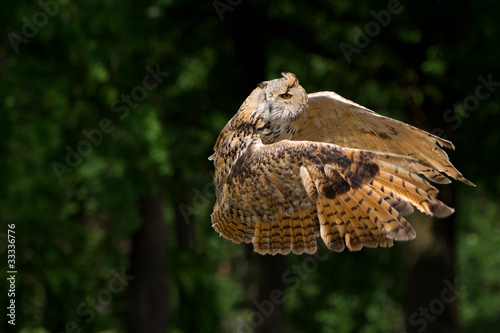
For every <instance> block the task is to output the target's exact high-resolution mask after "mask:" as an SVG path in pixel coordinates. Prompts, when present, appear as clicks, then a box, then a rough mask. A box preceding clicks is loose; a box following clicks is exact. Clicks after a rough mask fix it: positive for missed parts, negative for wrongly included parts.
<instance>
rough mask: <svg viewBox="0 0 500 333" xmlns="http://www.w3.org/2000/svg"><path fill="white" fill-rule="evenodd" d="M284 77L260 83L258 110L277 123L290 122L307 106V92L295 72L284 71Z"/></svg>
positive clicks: (258, 88) (258, 87)
mask: <svg viewBox="0 0 500 333" xmlns="http://www.w3.org/2000/svg"><path fill="white" fill-rule="evenodd" d="M281 75H282V76H283V78H281V79H275V80H271V81H264V82H261V83H259V85H258V86H257V89H256V90H255V92H257V93H258V94H259V99H258V100H259V105H258V107H257V110H258V112H259V113H260V114H261V115H262V116H263V118H264V119H265V120H267V121H270V122H272V123H275V124H284V123H290V122H291V121H293V120H295V119H297V117H299V116H300V115H301V114H302V113H303V111H304V110H305V108H306V107H307V101H308V100H307V93H306V91H305V89H304V88H302V86H301V85H300V84H299V80H297V78H296V77H295V75H294V74H292V73H288V72H282V73H281Z"/></svg>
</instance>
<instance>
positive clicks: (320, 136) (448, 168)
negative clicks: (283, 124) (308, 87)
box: [292, 91, 475, 186]
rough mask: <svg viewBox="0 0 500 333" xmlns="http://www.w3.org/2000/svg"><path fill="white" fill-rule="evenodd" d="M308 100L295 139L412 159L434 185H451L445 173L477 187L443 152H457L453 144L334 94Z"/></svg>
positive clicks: (310, 96)
mask: <svg viewBox="0 0 500 333" xmlns="http://www.w3.org/2000/svg"><path fill="white" fill-rule="evenodd" d="M308 97H309V105H308V108H307V110H306V117H305V119H304V122H303V123H302V124H300V125H299V130H298V131H297V132H296V133H295V135H294V136H293V137H292V139H293V140H311V141H318V142H329V143H334V144H337V145H340V146H342V147H349V148H358V149H368V150H374V151H379V152H387V153H394V154H401V155H405V156H410V157H412V158H413V159H416V160H418V161H419V163H420V164H421V165H422V166H426V167H427V168H421V170H420V172H421V173H422V174H423V175H425V176H426V177H427V178H428V179H430V180H432V181H433V182H436V183H441V184H447V183H450V182H451V181H450V180H449V179H448V178H447V177H445V176H443V174H442V173H444V174H446V175H448V176H450V177H452V178H454V179H457V180H460V181H462V182H464V183H466V184H468V185H472V186H475V185H474V184H473V183H471V182H470V181H468V180H467V179H465V178H464V177H463V176H462V174H461V173H460V172H459V171H458V170H457V169H456V168H455V167H454V166H453V165H452V164H451V162H450V160H449V158H448V155H447V154H446V152H445V151H443V149H441V147H446V148H450V149H455V147H454V146H453V144H452V143H451V142H450V141H448V140H444V139H442V138H440V137H438V136H435V135H433V134H430V133H427V132H425V131H422V130H420V129H418V128H415V127H413V126H411V125H408V124H405V123H403V122H400V121H397V120H394V119H391V118H387V117H384V116H381V115H379V114H377V113H375V112H373V111H371V110H369V109H367V108H365V107H363V106H361V105H359V104H356V103H354V102H352V101H350V100H348V99H345V98H343V97H342V96H340V95H338V94H336V93H334V92H329V91H325V92H317V93H313V94H309V95H308ZM441 172H442V173H441Z"/></svg>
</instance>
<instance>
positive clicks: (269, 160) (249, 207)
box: [212, 140, 453, 255]
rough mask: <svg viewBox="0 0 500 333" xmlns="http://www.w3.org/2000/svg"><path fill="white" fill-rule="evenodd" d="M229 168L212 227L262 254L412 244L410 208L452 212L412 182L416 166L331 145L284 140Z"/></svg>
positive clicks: (408, 161)
mask: <svg viewBox="0 0 500 333" xmlns="http://www.w3.org/2000/svg"><path fill="white" fill-rule="evenodd" d="M241 158H242V159H243V162H241V163H236V165H235V166H234V167H233V168H232V170H231V172H230V174H229V176H228V178H227V181H226V184H225V185H224V186H225V187H224V189H222V190H221V191H219V193H221V195H218V197H217V202H216V205H215V208H214V213H213V214H212V224H213V226H214V228H215V229H216V230H217V231H218V232H219V233H221V234H222V235H223V236H224V237H225V238H228V239H231V240H232V241H234V242H237V243H240V242H247V243H248V242H252V243H253V245H254V249H255V251H257V252H258V253H261V254H267V253H269V254H272V255H275V254H278V253H279V254H287V253H289V252H293V253H296V254H301V253H314V252H316V250H317V241H316V237H318V236H320V237H321V238H322V239H323V241H324V242H325V244H326V245H327V246H328V248H330V249H332V250H334V251H338V252H340V251H342V250H344V247H345V246H347V247H348V248H349V249H350V250H352V251H355V250H359V249H361V248H362V247H363V246H367V247H376V246H378V245H380V246H391V245H392V240H393V239H394V240H409V239H413V238H414V237H415V232H414V230H413V228H412V227H411V226H410V224H409V223H408V222H407V221H406V220H405V219H404V218H403V217H402V215H401V214H402V213H408V212H411V210H412V208H411V206H410V203H411V204H412V205H414V206H415V207H417V208H418V209H420V210H422V211H424V212H426V213H428V214H434V215H437V216H446V215H447V214H451V212H453V210H452V209H451V208H449V207H447V206H446V205H444V204H443V203H442V202H440V201H439V200H437V199H436V195H437V190H436V189H435V188H434V187H433V186H431V185H430V184H429V183H428V182H427V181H425V180H424V179H422V178H421V177H419V176H417V175H416V173H415V170H419V168H422V167H425V166H422V165H421V164H419V163H420V162H419V161H418V160H415V159H412V158H410V157H405V156H398V155H394V154H384V153H376V152H371V151H365V150H358V149H346V148H341V147H339V146H337V145H334V144H329V143H317V142H307V141H288V140H283V141H280V142H277V143H273V144H269V145H260V146H256V147H253V148H251V149H249V151H248V152H246V153H245V154H244V155H242V157H241Z"/></svg>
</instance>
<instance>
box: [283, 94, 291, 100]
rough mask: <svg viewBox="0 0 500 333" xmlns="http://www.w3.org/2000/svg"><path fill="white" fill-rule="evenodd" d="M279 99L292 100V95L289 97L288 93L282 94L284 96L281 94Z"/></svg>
mask: <svg viewBox="0 0 500 333" xmlns="http://www.w3.org/2000/svg"><path fill="white" fill-rule="evenodd" d="M281 98H284V99H290V98H292V95H290V94H289V93H284V94H281Z"/></svg>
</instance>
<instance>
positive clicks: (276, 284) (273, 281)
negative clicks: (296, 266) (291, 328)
mask: <svg viewBox="0 0 500 333" xmlns="http://www.w3.org/2000/svg"><path fill="white" fill-rule="evenodd" d="M287 267H288V263H287V260H286V257H285V256H282V255H276V256H270V255H266V256H263V257H262V258H261V260H260V270H261V271H260V277H259V286H258V288H259V291H258V296H257V300H255V301H254V302H253V311H255V313H256V315H255V318H254V320H256V321H257V320H260V318H262V324H261V325H257V327H256V328H255V332H256V333H279V332H284V328H285V326H286V325H285V320H284V309H283V305H284V304H283V303H284V302H283V296H284V293H285V287H286V286H285V282H284V281H283V273H284V272H285V270H286V269H287Z"/></svg>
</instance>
